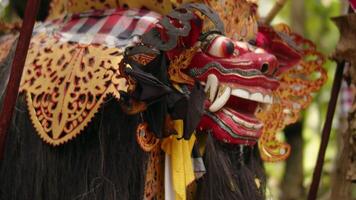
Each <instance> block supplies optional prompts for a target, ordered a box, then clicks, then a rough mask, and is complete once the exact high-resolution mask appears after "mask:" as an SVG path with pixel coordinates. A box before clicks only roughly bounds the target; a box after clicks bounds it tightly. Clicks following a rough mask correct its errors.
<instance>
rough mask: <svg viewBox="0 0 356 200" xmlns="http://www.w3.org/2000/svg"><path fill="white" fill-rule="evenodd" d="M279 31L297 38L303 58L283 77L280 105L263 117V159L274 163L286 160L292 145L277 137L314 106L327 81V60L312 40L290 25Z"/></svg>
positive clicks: (280, 88)
mask: <svg viewBox="0 0 356 200" xmlns="http://www.w3.org/2000/svg"><path fill="white" fill-rule="evenodd" d="M275 29H276V30H277V31H280V32H284V33H285V34H288V35H289V36H290V37H291V38H292V39H293V41H294V42H295V43H296V44H297V45H298V47H300V48H301V51H302V56H303V59H302V60H301V61H300V63H299V64H298V65H297V66H295V67H293V68H291V69H290V70H288V71H286V72H284V73H283V74H281V77H280V87H279V88H278V90H277V91H276V92H275V94H274V95H275V97H276V98H277V99H279V102H278V103H275V104H273V105H272V108H271V109H270V110H269V111H268V112H265V113H261V114H260V115H259V118H261V120H262V121H263V123H264V128H263V134H262V137H261V138H260V140H259V146H260V150H261V156H262V158H263V160H265V161H271V162H274V161H280V160H284V159H286V158H287V157H288V155H289V153H290V146H289V145H288V144H286V143H283V142H280V141H278V139H277V138H276V134H277V132H278V131H279V130H282V129H283V128H284V127H285V126H286V125H288V124H291V123H295V122H296V121H297V120H298V119H299V117H300V112H301V110H303V109H305V108H306V107H308V106H309V104H310V103H311V101H312V93H314V92H316V91H318V90H319V89H320V88H321V86H322V85H323V84H324V83H325V81H326V79H327V74H326V71H325V70H324V69H323V67H322V66H323V64H324V62H325V58H324V56H323V55H322V54H321V53H319V52H318V51H317V50H316V47H315V45H314V44H313V43H312V42H311V41H309V40H306V39H304V38H302V37H301V36H299V35H297V34H295V33H292V32H291V30H290V28H289V27H288V26H287V25H284V24H281V25H278V26H276V27H275Z"/></svg>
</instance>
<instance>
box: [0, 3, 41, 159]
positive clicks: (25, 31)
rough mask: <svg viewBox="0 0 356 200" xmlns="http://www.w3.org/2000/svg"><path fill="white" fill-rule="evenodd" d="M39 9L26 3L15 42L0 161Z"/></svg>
mask: <svg viewBox="0 0 356 200" xmlns="http://www.w3.org/2000/svg"><path fill="white" fill-rule="evenodd" d="M39 7H40V0H28V1H27V4H26V10H25V15H24V20H23V23H22V27H21V31H20V37H19V40H18V42H17V46H16V51H15V56H14V60H13V62H12V67H11V73H10V78H9V82H8V84H7V88H6V91H5V97H4V103H3V106H2V109H1V113H0V160H2V159H3V156H4V149H5V141H6V134H7V132H8V129H9V128H10V123H11V119H12V115H13V111H14V108H15V105H16V99H17V95H18V91H19V87H20V81H21V76H22V72H23V68H24V65H25V61H26V56H27V51H28V47H29V44H30V39H31V36H32V30H33V26H34V24H35V21H36V16H37V12H38V9H39Z"/></svg>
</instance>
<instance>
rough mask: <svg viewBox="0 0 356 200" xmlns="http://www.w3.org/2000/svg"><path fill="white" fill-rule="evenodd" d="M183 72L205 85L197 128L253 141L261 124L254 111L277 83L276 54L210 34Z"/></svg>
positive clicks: (237, 141) (227, 139)
mask: <svg viewBox="0 0 356 200" xmlns="http://www.w3.org/2000/svg"><path fill="white" fill-rule="evenodd" d="M201 46H202V48H201V51H198V52H197V54H196V55H195V56H194V57H193V59H192V62H191V64H190V67H189V69H188V71H187V73H188V74H189V75H190V76H192V77H194V78H195V79H197V80H199V81H200V82H201V83H202V84H204V85H205V92H206V93H207V100H206V102H205V108H206V109H205V110H206V113H205V115H204V116H203V118H202V120H201V122H200V124H199V126H198V130H205V131H211V132H212V134H213V135H214V136H215V137H216V138H217V139H219V140H221V141H224V142H227V143H232V144H248V145H252V144H255V143H256V141H257V139H258V138H259V137H260V135H261V132H262V127H263V124H262V122H260V121H259V120H258V119H257V118H256V116H255V114H256V113H258V112H261V111H262V110H263V109H266V108H267V107H268V104H271V103H272V102H273V95H272V91H274V90H276V89H277V88H278V86H279V82H278V80H276V79H275V75H276V74H277V73H278V69H279V64H278V61H277V59H276V57H275V56H274V55H272V54H269V53H267V52H266V51H265V50H263V49H261V48H257V47H254V46H252V45H250V44H249V43H246V42H237V41H233V40H231V39H229V38H227V37H224V36H221V35H217V34H210V35H209V36H207V37H206V38H205V39H204V40H203V41H202V45H201Z"/></svg>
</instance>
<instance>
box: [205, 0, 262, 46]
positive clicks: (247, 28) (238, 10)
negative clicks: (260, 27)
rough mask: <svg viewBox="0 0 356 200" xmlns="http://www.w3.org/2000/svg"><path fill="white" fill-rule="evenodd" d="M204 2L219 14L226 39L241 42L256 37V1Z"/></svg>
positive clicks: (213, 0)
mask: <svg viewBox="0 0 356 200" xmlns="http://www.w3.org/2000/svg"><path fill="white" fill-rule="evenodd" d="M204 2H205V3H206V4H208V5H209V6H210V7H211V8H212V9H213V10H214V11H216V12H217V13H219V16H220V18H221V20H222V21H223V23H224V25H225V34H226V36H227V37H230V38H232V39H235V40H243V41H248V40H251V39H254V37H256V34H257V1H256V0H204Z"/></svg>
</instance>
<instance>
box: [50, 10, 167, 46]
mask: <svg viewBox="0 0 356 200" xmlns="http://www.w3.org/2000/svg"><path fill="white" fill-rule="evenodd" d="M161 17H162V16H161V15H160V14H158V13H155V12H153V11H149V10H145V9H122V8H118V9H110V10H104V11H90V12H86V13H81V14H74V15H72V16H69V18H68V19H66V20H65V21H66V22H65V23H64V24H62V25H61V27H62V28H60V29H59V31H58V32H57V34H56V35H57V36H58V37H60V39H61V41H64V42H68V41H71V42H78V43H80V44H104V45H106V46H109V47H123V46H126V45H129V44H130V43H131V42H133V41H134V39H135V36H141V35H142V34H144V33H145V32H147V31H148V30H150V29H151V28H152V27H153V26H154V25H155V23H157V22H158V21H159V20H160V19H161Z"/></svg>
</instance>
